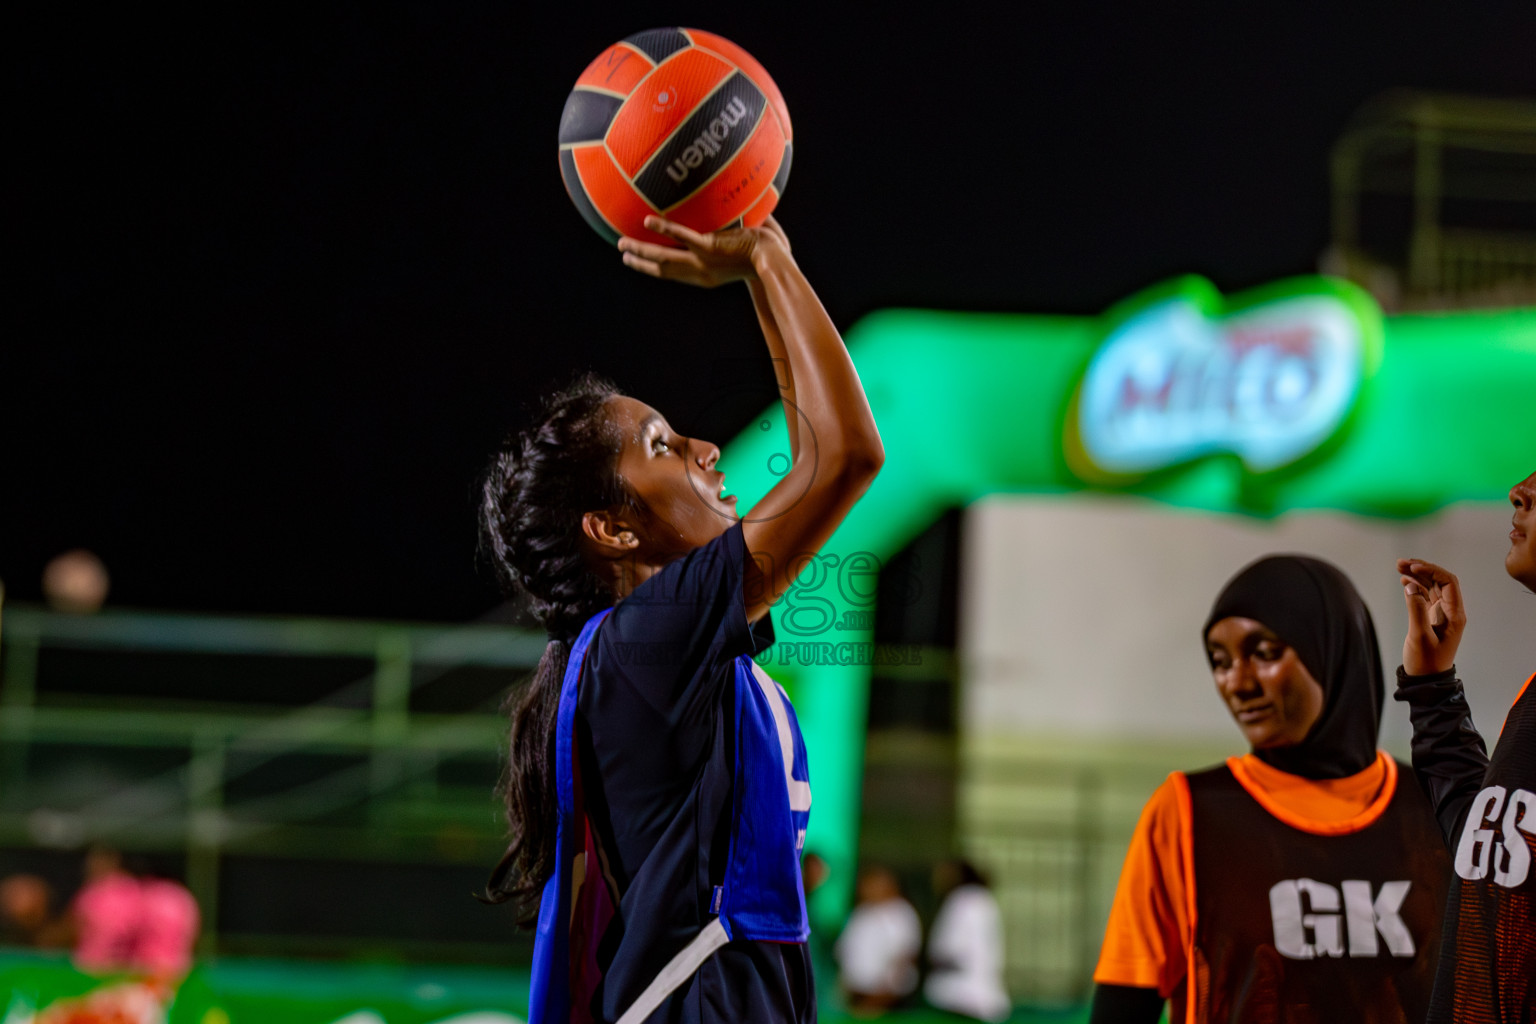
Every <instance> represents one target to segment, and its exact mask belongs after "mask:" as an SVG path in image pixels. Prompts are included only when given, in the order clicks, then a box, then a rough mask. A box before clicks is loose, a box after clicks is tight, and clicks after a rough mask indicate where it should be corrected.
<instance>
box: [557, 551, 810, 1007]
mask: <svg viewBox="0 0 1536 1024" xmlns="http://www.w3.org/2000/svg"><path fill="white" fill-rule="evenodd" d="M748 557H749V556H748V555H747V552H746V546H745V542H744V540H743V538H742V533H741V528H740V526H739V525H738V526H733V527H732V528H731V529H730V530H728V531H726V533H725V534H723V535H722V536H721V537H719V538H717V539H716V540H714V541H712V542H711V543H709V544H706V545H704V546H703V547H700V548H698V549H696V550H694V551H692V552H690V553H689V554H687V555H686V556H684V557H683V558H681V559H679V560H678V561H676V562H674V563H672V564H671V565H669V566H667V567H666V568H664V569H663V570H662V571H661V572H659V573H657V574H656V575H655V576H653V577H652V578H651V579H649V580H647V581H646V582H645V583H643V584H641V585H640V586H639V587H637V588H636V589H635V590H634V592H633V593H632V594H631V595H630V596H629V597H628V598H626V599H625V600H624V601H621V602H620V603H619V604H618V605H616V606H615V607H614V609H613V610H612V611H611V613H608V614H607V616H606V618H605V619H604V620H602V621H601V623H600V624H598V625H595V626H593V627H589V630H588V631H587V632H585V633H584V634H583V636H584V638H586V639H589V645H586V646H585V649H584V650H583V646H584V645H582V644H581V643H578V645H577V648H576V649H573V651H572V659H573V668H572V670H573V671H575V672H579V679H578V677H575V676H570V675H569V673H568V678H569V681H571V682H574V683H576V685H575V687H574V688H573V689H574V693H570V694H569V697H570V701H569V704H570V705H572V707H570V708H568V709H566V710H568V712H569V714H568V715H567V716H566V718H565V719H564V720H569V721H571V722H572V726H571V728H572V733H573V736H572V742H571V744H570V749H571V754H570V761H571V769H570V771H571V776H572V782H573V789H574V793H575V800H576V802H577V804H578V805H579V807H580V808H581V817H582V818H583V820H584V823H583V824H581V825H579V826H575V827H572V828H570V829H569V830H568V831H570V832H572V833H573V834H578V835H575V837H574V838H573V839H571V840H570V843H571V845H570V848H569V849H568V851H567V853H566V856H567V857H576V856H577V851H578V849H579V848H580V845H583V844H584V846H585V850H586V853H585V856H582V857H581V858H580V864H581V866H580V867H579V868H577V869H576V871H579V872H580V873H581V875H582V876H584V877H585V878H586V879H588V880H595V879H596V876H598V875H601V880H602V883H603V884H602V886H601V887H600V889H601V892H600V893H598V894H596V895H594V894H593V891H592V890H593V889H594V888H595V887H593V886H591V885H587V886H585V887H584V888H582V890H581V894H580V896H579V897H578V902H577V906H576V907H575V908H573V909H572V910H569V911H564V912H561V916H562V917H565V915H566V914H567V913H569V918H568V920H570V921H571V924H570V929H571V933H570V934H571V939H570V949H569V956H570V958H571V964H572V967H571V970H572V978H573V984H572V992H571V996H572V1001H573V1004H574V1005H572V1006H571V1007H570V1019H571V1020H573V1021H584V1020H589V1019H590V1020H595V1021H614V1020H616V1019H617V1018H618V1017H619V1016H620V1014H622V1013H623V1012H624V1011H625V1010H626V1009H627V1008H628V1007H629V1006H630V1005H631V1004H632V1003H633V1002H634V1001H635V1000H636V998H637V997H638V996H639V995H640V994H641V992H642V991H644V990H645V988H646V987H647V986H648V985H650V983H651V982H652V981H653V980H654V979H655V978H656V977H657V975H658V974H659V973H660V972H661V971H662V969H663V968H664V967H666V965H667V964H668V962H669V961H670V960H671V959H672V958H673V956H674V955H676V954H677V953H678V952H679V951H681V950H682V949H683V948H684V947H685V946H687V945H688V944H689V943H690V942H691V941H692V940H694V939H695V938H696V937H698V936H699V935H700V932H701V930H702V929H704V927H705V926H706V925H707V924H709V923H710V922H711V921H713V920H715V919H716V915H717V914H718V915H719V920H720V921H721V923H722V924H724V925H725V928H726V931H727V932H729V933H730V935H731V936H732V941H729V942H728V943H726V944H725V945H724V946H723V947H721V948H719V949H718V950H716V951H715V952H714V953H713V954H712V955H710V956H709V957H708V959H706V960H705V961H704V962H703V964H702V965H701V966H700V967H699V968H698V970H697V972H696V973H694V974H693V975H692V977H691V978H689V979H688V980H687V981H686V982H685V983H683V985H682V986H681V987H680V988H678V989H677V990H676V991H675V992H674V993H672V994H671V995H670V996H669V997H668V998H667V999H666V1000H665V1001H663V1002H662V1004H661V1006H660V1008H659V1009H658V1010H657V1011H656V1012H655V1013H654V1014H653V1015H652V1016H651V1017H650V1018H649V1019H650V1020H653V1021H669V1022H671V1021H686V1022H694V1021H699V1022H705V1021H708V1022H715V1021H727V1020H729V1021H738V1020H753V1021H786V1022H802V1021H812V1020H814V1019H815V1005H814V1004H815V1000H814V987H813V982H812V977H811V967H810V959H809V956H808V953H807V951H806V947H805V945H804V941H803V940H804V938H805V930H804V907H803V902H801V898H800V895H799V884H800V882H799V874H798V859H797V856H796V854H797V847H798V842H797V840H803V834H799V835H797V834H796V833H797V832H798V831H799V830H803V829H804V827H805V818H806V816H807V812H808V805H809V785H808V776H807V775H806V774H805V752H804V746H803V743H802V742H801V741H800V738H799V732H798V727H796V726H795V725H794V722H793V711H792V709H790V708H789V706H788V701H787V700H784V699H783V694H782V692H781V691H779V690H778V688H777V687H776V686H775V685H774V684H773V683H772V682H771V681H769V680H767V679H766V677H765V676H763V675H762V673H761V670H759V669H756V668H755V666H752V664H751V661H750V655H752V654H755V653H756V652H758V651H760V650H762V649H763V648H764V647H766V646H767V645H768V644H769V643H771V642H772V631H771V628H770V627H769V624H768V622H767V620H766V618H765V619H764V620H763V621H762V622H761V623H760V624H759V626H758V627H757V628H755V629H754V628H753V627H751V626H749V625H748V623H747V619H746V611H745V605H744V602H743V598H742V579H743V576H744V571H745V566H746V564H747V563H746V559H747V558H748ZM578 657H582V658H583V660H582V662H581V663H580V665H579V667H578V666H577V665H576V664H575V659H577V658H578ZM770 748H771V749H770ZM781 752H782V753H781ZM743 763H745V764H749V765H752V766H753V767H754V768H756V766H757V765H760V764H762V765H769V766H771V767H772V768H773V769H774V770H773V771H756V770H753V771H742V770H739V768H738V765H741V764H743ZM768 783H771V784H772V785H771V787H768V785H767V784H768ZM802 791H803V792H802ZM770 804H776V805H777V807H776V809H774V810H772V811H771V812H769V813H759V812H753V813H750V814H743V813H738V810H737V809H738V808H753V807H763V806H767V805H770ZM770 822H771V828H769V831H770V832H771V835H769V836H767V837H758V836H753V835H752V832H753V831H754V830H755V829H756V830H762V829H763V828H764V827H765V826H766V825H767V823H770ZM786 835H787V837H788V838H787V839H786ZM765 839H767V840H771V841H764V840H765ZM743 882H746V883H747V884H742V883H743ZM556 887H557V888H558V885H557V886H556ZM547 892H548V890H547ZM548 898H549V896H548V895H546V899H548ZM786 898H787V899H788V900H789V906H788V909H787V911H786V910H785V909H784V907H785V901H786ZM594 900H596V901H597V902H595V903H594V902H593V901H594ZM541 909H542V908H541ZM761 911H766V913H763V912H761ZM541 916H542V915H541ZM733 920H734V921H736V922H738V927H736V928H734V929H733V928H732V927H731V922H732V921H733ZM542 930H543V925H542V924H541V931H542ZM743 933H748V934H752V935H755V936H757V937H758V939H775V940H777V941H753V940H750V939H745V938H743V937H742V935H743ZM589 992H590V998H588V993H589Z"/></svg>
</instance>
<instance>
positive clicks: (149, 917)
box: [71, 846, 199, 978]
mask: <svg viewBox="0 0 1536 1024" xmlns="http://www.w3.org/2000/svg"><path fill="white" fill-rule="evenodd" d="M71 916H72V918H73V920H74V926H75V963H76V964H78V965H79V966H80V968H81V969H82V970H86V971H134V972H141V973H145V974H151V975H155V976H156V977H161V978H170V977H178V978H179V977H180V976H181V975H183V974H185V973H186V972H187V971H188V970H189V969H190V968H191V966H192V946H193V944H194V943H195V942H196V940H197V929H198V923H199V915H198V909H197V901H196V900H194V899H193V898H192V894H191V893H190V892H188V891H187V889H186V887H185V886H183V885H181V884H180V883H178V882H172V881H169V880H167V879H162V878H152V877H136V876H134V875H132V874H130V873H129V872H128V871H126V870H125V869H124V868H123V861H122V857H121V855H119V854H118V852H117V851H116V850H111V849H108V848H106V847H100V846H98V847H92V848H91V850H90V851H89V852H88V853H87V854H86V857H85V885H84V886H83V887H82V888H81V889H80V892H79V893H78V894H77V895H76V896H75V900H74V904H73V906H72V908H71Z"/></svg>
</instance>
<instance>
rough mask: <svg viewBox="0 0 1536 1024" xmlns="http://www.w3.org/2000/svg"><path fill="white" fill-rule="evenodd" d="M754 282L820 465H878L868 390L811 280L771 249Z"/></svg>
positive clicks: (877, 436)
mask: <svg viewBox="0 0 1536 1024" xmlns="http://www.w3.org/2000/svg"><path fill="white" fill-rule="evenodd" d="M756 284H757V286H758V287H760V288H761V290H762V296H763V298H764V299H765V300H766V305H767V308H768V312H769V313H770V315H771V317H772V320H773V325H774V327H775V328H776V329H777V334H778V336H779V338H780V340H781V341H782V343H783V346H784V358H785V362H786V370H787V372H788V373H789V374H790V375H791V379H792V381H793V400H794V402H795V403H796V405H797V406H798V414H799V415H801V416H804V417H805V421H806V423H807V424H808V425H809V427H810V429H811V431H812V432H813V433H814V436H815V443H816V446H817V453H816V457H817V459H818V461H820V460H823V459H829V460H833V463H832V465H833V467H834V468H835V467H839V466H842V465H843V464H844V463H845V461H846V462H851V463H855V464H857V463H863V462H869V463H873V464H878V463H879V462H880V461H881V460H882V459H883V457H884V452H883V448H882V447H881V444H880V434H879V431H878V430H877V429H876V427H875V419H874V415H873V414H872V413H871V412H870V409H869V401H868V399H866V398H865V396H864V386H863V384H862V382H860V380H859V375H858V372H857V371H856V370H855V369H854V366H853V360H852V359H850V358H849V356H848V350H847V349H846V348H845V347H844V346H843V339H842V337H841V336H840V335H839V334H838V332H837V328H836V326H834V325H833V323H832V319H831V317H829V316H828V315H827V312H826V310H825V309H824V308H822V305H821V300H820V299H818V298H817V297H816V293H815V291H814V290H812V288H811V285H810V282H808V281H807V280H806V279H805V275H804V274H802V273H801V272H800V268H799V267H798V266H796V264H795V262H794V259H793V258H792V257H791V256H790V255H789V253H788V252H787V251H785V250H782V249H772V250H769V252H768V254H767V256H766V257H765V258H764V259H762V260H761V261H760V262H759V265H758V266H757V282H756ZM755 294H756V293H754V295H755ZM771 345H772V342H771V341H770V348H771ZM786 414H787V415H791V416H793V415H796V411H795V410H790V409H786ZM797 454H798V453H797Z"/></svg>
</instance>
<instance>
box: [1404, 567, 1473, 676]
mask: <svg viewBox="0 0 1536 1024" xmlns="http://www.w3.org/2000/svg"><path fill="white" fill-rule="evenodd" d="M1397 571H1398V573H1399V574H1400V575H1401V576H1402V582H1403V598H1404V600H1405V601H1407V603H1408V636H1407V638H1406V639H1405V640H1403V671H1405V672H1407V673H1408V674H1409V675H1411V676H1427V675H1433V674H1435V673H1437V672H1445V671H1447V670H1448V669H1450V667H1451V666H1452V665H1454V664H1456V649H1457V648H1458V647H1460V646H1461V634H1462V632H1463V631H1464V630H1465V629H1466V628H1467V611H1466V609H1465V608H1464V607H1463V606H1462V603H1461V584H1460V583H1459V582H1457V580H1456V576H1455V574H1454V573H1452V572H1450V571H1449V570H1447V569H1442V568H1441V567H1440V566H1438V565H1435V564H1434V563H1433V562H1425V561H1421V560H1420V559H1417V558H1399V559H1398V560H1397Z"/></svg>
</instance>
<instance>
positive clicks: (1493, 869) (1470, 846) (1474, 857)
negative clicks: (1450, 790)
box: [1456, 786, 1536, 889]
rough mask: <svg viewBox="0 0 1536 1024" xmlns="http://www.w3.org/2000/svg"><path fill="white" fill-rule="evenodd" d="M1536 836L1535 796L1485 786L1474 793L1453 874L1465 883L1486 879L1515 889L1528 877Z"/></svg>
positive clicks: (1525, 791)
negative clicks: (1533, 840)
mask: <svg viewBox="0 0 1536 1024" xmlns="http://www.w3.org/2000/svg"><path fill="white" fill-rule="evenodd" d="M1527 836H1531V837H1536V793H1532V792H1531V791H1529V790H1525V789H1516V790H1514V791H1513V792H1511V791H1509V790H1507V789H1505V788H1504V787H1503V786H1489V787H1488V788H1486V789H1484V790H1483V791H1482V792H1481V793H1479V794H1477V799H1475V800H1473V801H1472V806H1471V808H1470V809H1469V810H1468V811H1467V823H1466V825H1464V826H1463V827H1462V830H1461V842H1459V843H1457V844H1456V874H1457V875H1459V876H1460V877H1462V878H1464V879H1466V880H1467V881H1469V882H1476V881H1479V880H1480V879H1484V878H1486V879H1488V880H1489V881H1491V882H1492V883H1493V884H1494V885H1502V886H1503V887H1504V888H1506V889H1518V888H1520V887H1521V886H1522V885H1524V884H1525V883H1526V881H1527V880H1528V879H1529V878H1530V874H1531V840H1530V839H1527V838H1526V837H1527Z"/></svg>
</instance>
